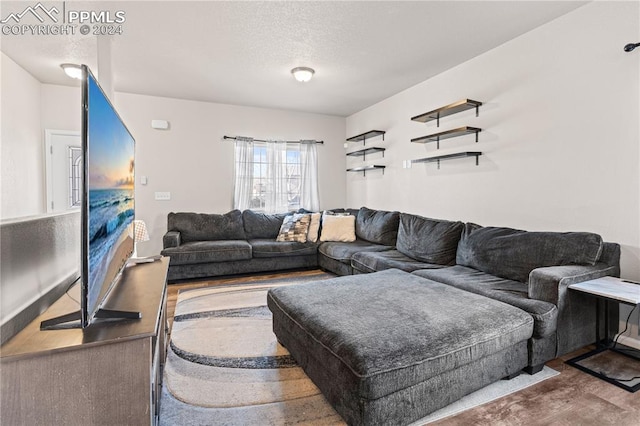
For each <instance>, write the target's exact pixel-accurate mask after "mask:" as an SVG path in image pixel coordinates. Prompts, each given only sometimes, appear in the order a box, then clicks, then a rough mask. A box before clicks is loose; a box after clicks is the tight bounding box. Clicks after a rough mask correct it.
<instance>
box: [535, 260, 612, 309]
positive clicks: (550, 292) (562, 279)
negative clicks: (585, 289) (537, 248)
mask: <svg viewBox="0 0 640 426" xmlns="http://www.w3.org/2000/svg"><path fill="white" fill-rule="evenodd" d="M618 274H619V269H618V268H616V267H615V266H611V265H607V264H605V263H601V262H599V263H596V264H595V265H593V266H590V265H587V266H583V265H565V266H549V267H545V268H537V269H534V270H533V271H531V273H530V274H529V298H530V299H538V300H544V301H545V302H549V303H553V304H554V305H556V306H558V307H559V304H560V303H561V302H562V297H563V295H564V293H565V292H566V289H567V287H569V286H570V285H571V284H575V283H579V282H583V281H589V280H594V279H596V278H600V277H604V276H607V275H612V276H617V275H618Z"/></svg>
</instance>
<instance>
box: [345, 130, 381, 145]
mask: <svg viewBox="0 0 640 426" xmlns="http://www.w3.org/2000/svg"><path fill="white" fill-rule="evenodd" d="M385 133H387V132H385V131H384V130H369V131H368V132H364V133H363V134H361V135H358V136H352V137H350V138H349V139H347V142H362V143H365V144H366V143H367V139H371V138H375V137H376V136H382V140H384V134H385Z"/></svg>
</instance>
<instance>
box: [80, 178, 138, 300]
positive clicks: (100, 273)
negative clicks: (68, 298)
mask: <svg viewBox="0 0 640 426" xmlns="http://www.w3.org/2000/svg"><path fill="white" fill-rule="evenodd" d="M89 211H90V215H89V235H90V239H89V246H90V248H91V249H90V250H89V269H90V271H91V274H90V280H91V281H92V282H90V283H89V289H90V293H89V295H88V297H89V300H88V305H89V306H90V307H94V306H95V303H96V302H97V300H98V298H99V296H100V294H99V293H100V290H101V287H102V282H103V281H104V279H105V277H106V274H107V271H108V267H109V264H110V262H111V261H112V260H116V261H118V260H119V259H118V258H117V257H115V258H114V256H115V253H116V251H117V250H118V248H119V247H120V246H121V244H122V243H123V242H124V241H125V240H126V239H127V238H129V236H128V235H129V233H128V227H129V226H130V225H131V223H132V222H133V218H134V204H133V188H110V189H91V190H89Z"/></svg>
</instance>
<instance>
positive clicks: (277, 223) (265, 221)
mask: <svg viewBox="0 0 640 426" xmlns="http://www.w3.org/2000/svg"><path fill="white" fill-rule="evenodd" d="M285 216H287V213H278V214H266V213H259V212H254V211H252V210H245V211H243V212H242V220H243V221H244V231H245V233H246V234H247V238H248V239H250V240H253V239H260V238H273V239H274V240H275V239H276V237H277V236H278V233H279V232H280V227H281V226H282V221H283V220H284V218H285Z"/></svg>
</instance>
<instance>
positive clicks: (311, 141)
mask: <svg viewBox="0 0 640 426" xmlns="http://www.w3.org/2000/svg"><path fill="white" fill-rule="evenodd" d="M222 139H223V140H226V139H232V140H236V137H235V136H223V137H222ZM250 139H251V140H253V141H254V142H276V141H275V140H271V141H266V140H263V139H253V138H250ZM282 142H286V143H319V144H321V145H323V144H324V141H317V140H314V139H310V140H299V141H282Z"/></svg>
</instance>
